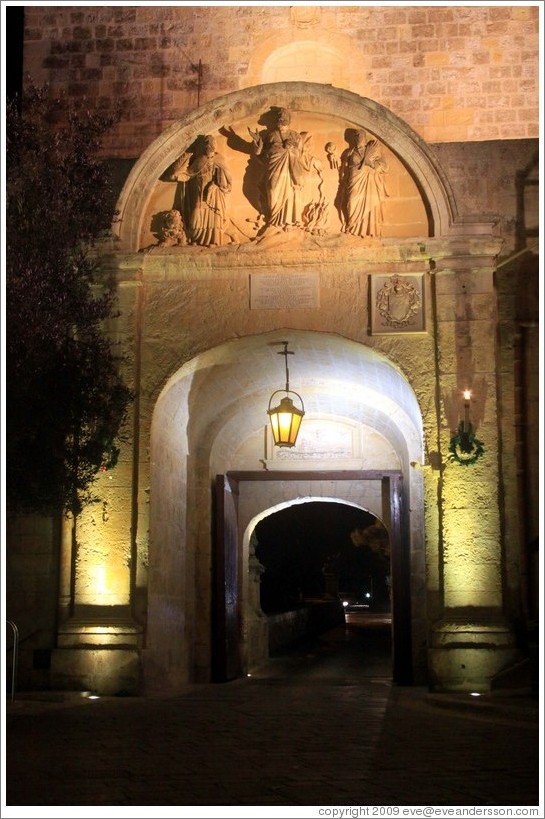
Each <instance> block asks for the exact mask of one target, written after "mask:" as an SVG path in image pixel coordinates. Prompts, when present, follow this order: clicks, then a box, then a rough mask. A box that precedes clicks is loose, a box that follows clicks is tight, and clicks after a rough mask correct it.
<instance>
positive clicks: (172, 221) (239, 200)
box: [152, 106, 389, 248]
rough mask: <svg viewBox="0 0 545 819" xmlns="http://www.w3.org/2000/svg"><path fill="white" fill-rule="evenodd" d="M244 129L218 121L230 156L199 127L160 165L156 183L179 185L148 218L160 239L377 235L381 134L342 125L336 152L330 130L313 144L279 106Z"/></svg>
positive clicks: (197, 242) (203, 243) (172, 242)
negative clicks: (164, 206) (166, 164)
mask: <svg viewBox="0 0 545 819" xmlns="http://www.w3.org/2000/svg"><path fill="white" fill-rule="evenodd" d="M246 131H247V134H246V136H245V137H243V136H240V135H239V134H237V133H236V132H235V130H234V128H233V127H232V126H228V127H221V128H220V129H219V131H218V134H219V135H220V136H221V137H223V138H224V140H225V142H224V143H223V144H224V145H225V149H224V150H226V153H229V152H234V153H232V154H231V160H232V161H231V162H230V163H228V162H227V161H226V159H225V157H224V156H223V155H222V154H221V153H219V152H218V150H217V136H214V135H212V134H209V135H207V136H204V135H200V136H198V137H197V138H196V139H195V141H194V142H193V143H192V145H191V146H190V147H188V148H187V149H186V150H185V151H183V153H181V155H180V156H179V158H178V159H177V160H176V161H175V162H174V163H173V164H172V165H171V166H170V167H169V169H167V170H166V171H165V174H164V176H163V177H162V181H164V182H176V183H177V187H176V191H175V194H174V197H173V204H172V205H171V208H172V209H171V210H163V211H161V212H160V213H156V214H155V215H154V216H153V217H152V232H154V235H155V236H156V237H157V239H158V243H157V244H158V246H159V247H165V246H187V245H189V246H192V245H193V246H200V247H210V248H211V247H218V246H223V245H229V244H233V245H240V244H245V243H248V242H252V241H254V242H260V241H261V240H263V239H265V238H269V237H276V236H279V235H282V234H284V233H286V232H290V234H291V235H290V237H289V240H290V242H291V243H293V242H300V241H303V237H304V236H305V234H306V235H307V236H308V235H309V234H311V235H313V236H320V235H323V234H326V233H328V232H329V233H332V234H333V235H335V234H337V236H338V239H337V241H346V240H347V239H348V238H350V237H356V239H366V238H368V237H369V238H376V239H380V238H381V237H382V226H383V220H384V213H383V205H384V202H385V199H386V198H387V196H388V192H387V188H386V181H385V179H386V174H387V172H388V170H389V169H388V165H387V162H386V159H385V157H384V155H383V151H382V148H381V146H380V144H379V142H378V140H376V139H375V138H373V137H372V136H371V135H370V134H368V133H367V132H366V131H364V130H355V129H352V128H348V129H346V130H345V131H344V134H343V137H344V140H345V143H347V147H346V148H345V149H344V150H343V151H342V153H340V151H339V152H338V151H337V145H338V144H339V142H338V141H337V139H336V138H335V136H334V132H332V131H329V132H327V134H328V136H330V137H331V136H333V137H334V139H335V141H331V139H329V140H327V139H324V143H323V144H322V145H321V146H320V149H319V151H317V150H316V146H315V141H316V135H315V133H313V131H311V130H296V129H295V128H294V127H293V124H292V117H291V113H290V111H288V110H287V109H286V108H280V107H275V106H272V107H271V108H269V109H268V110H266V111H265V112H263V114H261V116H260V117H259V120H258V125H257V127H256V128H252V127H250V126H246ZM322 133H323V131H322ZM248 135H249V138H248ZM339 137H340V135H339ZM318 153H321V155H322V157H323V159H322V158H320V157H319V156H318ZM237 154H238V156H237ZM240 155H243V156H246V157H247V164H246V167H245V169H243V167H242V164H241V156H240ZM231 168H235V170H234V171H233V172H232V171H231ZM233 175H234V180H233ZM232 197H233V198H232ZM245 208H246V209H247V210H245ZM178 214H179V217H178ZM343 235H344V236H346V237H347V239H342V236H343ZM286 240H288V237H286ZM273 241H277V239H274V238H273ZM282 241H283V240H282Z"/></svg>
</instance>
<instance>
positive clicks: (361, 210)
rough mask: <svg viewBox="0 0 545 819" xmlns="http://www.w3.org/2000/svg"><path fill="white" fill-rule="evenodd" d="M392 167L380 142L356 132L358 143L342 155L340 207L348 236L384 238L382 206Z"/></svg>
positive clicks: (356, 141)
mask: <svg viewBox="0 0 545 819" xmlns="http://www.w3.org/2000/svg"><path fill="white" fill-rule="evenodd" d="M387 170H388V166H387V163H386V161H385V159H384V158H383V156H382V153H381V151H380V147H379V144H378V142H377V140H376V139H369V140H367V135H366V133H365V131H356V134H355V139H354V144H353V146H352V147H349V148H347V149H346V150H345V151H343V153H342V155H341V167H340V171H339V192H338V197H337V201H338V207H339V212H340V215H341V219H342V222H343V230H344V232H345V233H351V234H353V235H354V236H362V237H364V236H375V237H380V236H381V235H382V223H383V214H382V203H383V201H384V199H385V198H386V197H387V195H388V194H387V191H386V185H385V180H384V174H385V173H386V172H387Z"/></svg>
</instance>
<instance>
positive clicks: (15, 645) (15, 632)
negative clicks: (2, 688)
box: [7, 620, 19, 702]
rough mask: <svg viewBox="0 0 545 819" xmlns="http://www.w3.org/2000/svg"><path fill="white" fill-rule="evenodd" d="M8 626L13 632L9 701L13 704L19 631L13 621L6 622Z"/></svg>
mask: <svg viewBox="0 0 545 819" xmlns="http://www.w3.org/2000/svg"><path fill="white" fill-rule="evenodd" d="M7 624H8V626H11V629H12V631H13V658H12V664H11V701H12V702H13V701H14V699H15V687H16V683H17V663H18V659H19V657H18V655H19V629H18V628H17V626H16V625H15V623H14V622H13V620H8V622H7Z"/></svg>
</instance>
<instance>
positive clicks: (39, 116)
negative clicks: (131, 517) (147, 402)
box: [6, 87, 132, 513]
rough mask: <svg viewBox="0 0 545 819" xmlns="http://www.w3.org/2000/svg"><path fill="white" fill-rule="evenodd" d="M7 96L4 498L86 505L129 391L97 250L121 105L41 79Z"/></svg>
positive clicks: (46, 507) (14, 502) (63, 506)
mask: <svg viewBox="0 0 545 819" xmlns="http://www.w3.org/2000/svg"><path fill="white" fill-rule="evenodd" d="M19 107H20V110H18V105H17V101H16V100H11V101H8V103H7V107H6V171H7V174H6V390H7V394H6V469H7V473H6V477H7V481H6V484H7V485H6V504H7V508H8V509H9V510H12V511H22V512H41V513H53V512H58V511H61V510H70V511H72V512H74V513H77V512H78V511H80V510H81V508H82V507H83V506H84V505H86V504H87V503H90V502H92V501H93V500H96V498H95V497H94V492H93V484H94V482H95V480H96V477H97V474H98V472H99V470H100V469H101V468H102V469H104V468H107V467H108V466H112V465H113V464H114V463H115V460H116V458H117V455H118V452H119V450H118V444H119V436H120V434H121V433H122V431H123V425H124V422H125V420H126V415H127V411H128V407H129V404H130V401H131V398H132V395H131V391H130V390H129V389H128V387H127V386H126V385H125V384H124V382H123V380H122V378H121V376H120V374H119V363H120V362H119V358H118V356H117V355H116V354H115V351H114V349H113V348H112V345H111V343H110V341H109V340H108V338H107V337H106V335H105V333H104V323H105V321H106V320H107V319H108V318H109V317H111V316H112V315H113V310H114V304H115V287H114V283H113V282H112V281H108V280H106V278H105V275H104V274H103V273H102V272H101V269H100V265H99V263H98V261H97V255H96V253H94V252H93V251H94V249H95V247H96V243H97V240H98V239H99V238H100V237H101V235H102V234H103V232H104V230H105V229H106V228H107V227H108V224H109V222H110V220H111V213H112V205H111V203H112V186H111V182H110V180H109V177H108V174H107V171H106V167H105V165H104V163H102V162H101V161H100V159H99V158H98V157H99V150H100V146H101V139H102V138H103V136H104V134H105V133H106V132H107V131H108V129H109V128H110V127H111V126H112V125H113V124H114V121H115V117H103V116H99V115H97V114H92V113H89V112H86V111H84V110H75V109H70V108H69V107H68V106H67V105H66V104H65V103H64V101H63V100H62V99H54V98H52V97H51V96H50V94H49V93H48V88H47V87H44V88H41V89H38V88H35V87H31V88H30V89H29V90H28V92H25V96H24V98H23V104H22V105H21V106H19Z"/></svg>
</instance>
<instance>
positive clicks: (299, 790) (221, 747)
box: [2, 627, 543, 817]
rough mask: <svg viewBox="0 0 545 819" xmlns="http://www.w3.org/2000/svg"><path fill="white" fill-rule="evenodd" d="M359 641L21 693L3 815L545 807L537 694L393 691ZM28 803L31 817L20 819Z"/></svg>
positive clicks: (11, 722)
mask: <svg viewBox="0 0 545 819" xmlns="http://www.w3.org/2000/svg"><path fill="white" fill-rule="evenodd" d="M361 639H362V638H361V634H359V635H357V639H354V632H353V630H352V631H350V630H349V629H343V628H342V627H341V628H339V629H337V630H335V631H332V632H328V633H327V634H326V635H324V636H323V637H322V638H321V639H320V640H319V641H318V642H316V643H315V644H314V645H309V646H307V647H306V648H305V650H303V651H300V652H299V653H290V654H288V655H286V656H284V657H278V658H275V659H274V660H272V661H271V662H270V663H269V664H268V665H267V666H266V667H265V668H263V669H261V670H260V671H259V672H258V673H255V674H254V675H252V676H251V677H248V678H245V679H241V680H236V681H234V682H231V683H227V684H221V685H218V684H216V685H214V684H206V685H194V686H187V688H186V689H185V690H184V691H183V692H182V693H181V694H180V695H178V696H175V697H166V696H165V697H125V698H123V697H105V698H101V699H99V700H89V699H85V698H82V697H77V696H76V695H71V696H68V695H64V696H62V697H61V696H58V697H57V699H55V696H54V695H53V694H49V695H48V698H46V696H45V695H44V696H43V697H42V700H41V701H39V700H38V699H37V697H34V699H32V698H30V697H26V698H25V697H23V696H22V697H21V698H20V699H16V701H15V702H14V703H8V704H7V708H6V712H7V713H6V741H7V764H6V782H5V794H4V795H3V800H5V801H3V802H2V809H3V810H2V816H4V815H5V816H10V815H13V816H24V817H41V816H43V815H46V816H49V815H52V816H59V815H61V814H60V812H57V813H52V814H50V813H48V812H47V811H40V808H42V809H45V807H46V806H109V807H110V808H111V810H109V811H107V812H105V813H104V816H115V815H124V816H125V815H126V816H134V815H135V814H134V811H133V812H132V813H131V812H130V811H129V812H127V813H117V812H116V811H114V810H113V808H115V806H126V807H127V806H150V805H153V806H178V807H180V806H186V807H187V806H209V807H210V806H224V807H225V808H226V809H227V808H229V807H231V808H232V807H233V806H238V807H240V808H242V807H243V806H254V808H255V810H254V812H253V813H252V814H251V815H255V816H259V807H262V808H263V809H264V810H265V809H267V808H270V807H271V806H287V807H289V806H291V807H294V808H295V807H300V806H307V807H309V813H308V814H306V813H305V814H304V815H309V816H318V815H319V814H318V806H369V805H371V806H380V805H391V806H407V805H408V806H410V805H413V806H414V805H434V806H447V805H457V806H464V805H465V806H473V805H478V806H490V805H496V806H538V805H539V804H540V801H539V800H540V794H539V725H538V719H537V705H538V704H537V700H534V699H531V698H529V699H518V698H515V697H510V698H507V699H505V700H501V699H494V698H492V697H489V698H487V697H482V698H480V699H479V700H477V701H470V698H469V697H467V696H466V695H463V696H462V695H460V696H457V697H447V696H446V695H445V696H442V695H434V696H431V695H430V694H429V693H428V692H427V689H424V688H420V687H395V686H392V685H391V683H390V681H389V678H388V667H387V665H385V664H384V656H383V655H381V654H380V651H379V649H378V648H377V644H376V643H375V644H373V640H372V639H371V640H370V639H369V638H368V636H367V637H366V638H365V639H364V640H363V642H362V641H361ZM362 656H363V657H364V658H365V661H364V662H363V663H362ZM445 706H449V707H445ZM5 806H7V807H6V811H4V807H5ZM16 806H24V810H23V808H21V810H23V812H17V811H15V812H14V813H10V809H11V808H14V809H15V807H16ZM311 807H312V809H311ZM63 815H70V816H72V815H82V814H78V813H76V812H74V813H73V814H72V813H70V814H63ZM85 815H88V816H95V815H98V812H97V813H86V814H85ZM155 815H166V814H165V813H163V814H157V813H156V814H155ZM169 815H178V816H194V815H196V812H191V810H179V811H178V812H177V813H176V814H169ZM198 815H199V816H203V815H206V814H203V813H199V814H198ZM214 815H216V816H217V815H223V814H222V813H221V812H220V813H217V812H215V813H214ZM225 815H227V816H231V815H237V813H236V812H235V813H229V812H226V813H225ZM238 815H241V814H240V813H239V814H238ZM245 815H250V814H245ZM266 815H267V816H271V815H273V816H274V815H276V814H275V813H270V812H269V813H267V814H266ZM278 815H286V816H287V815H289V811H288V812H286V811H285V810H284V811H279V812H278ZM297 815H303V814H301V813H298V814H297ZM369 815H372V814H369ZM534 815H535V814H534ZM540 815H543V812H542V811H541V812H540Z"/></svg>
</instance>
